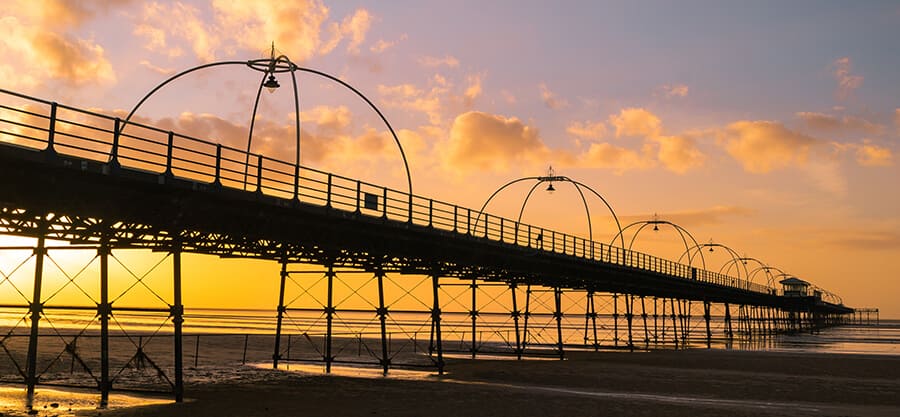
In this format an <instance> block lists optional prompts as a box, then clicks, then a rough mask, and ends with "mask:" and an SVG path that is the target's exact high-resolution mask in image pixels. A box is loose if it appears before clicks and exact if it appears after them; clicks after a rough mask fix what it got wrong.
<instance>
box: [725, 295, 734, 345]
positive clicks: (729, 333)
mask: <svg viewBox="0 0 900 417" xmlns="http://www.w3.org/2000/svg"><path fill="white" fill-rule="evenodd" d="M725 335H726V336H728V340H732V339H734V331H733V330H732V328H731V306H730V305H728V303H725Z"/></svg>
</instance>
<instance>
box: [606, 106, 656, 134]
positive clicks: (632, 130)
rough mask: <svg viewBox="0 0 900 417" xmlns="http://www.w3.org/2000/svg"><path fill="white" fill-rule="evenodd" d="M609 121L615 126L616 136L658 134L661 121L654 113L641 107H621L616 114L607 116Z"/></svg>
mask: <svg viewBox="0 0 900 417" xmlns="http://www.w3.org/2000/svg"><path fill="white" fill-rule="evenodd" d="M609 123H610V124H611V125H612V126H613V127H615V128H616V137H623V136H638V137H651V138H652V137H655V136H658V135H659V132H660V128H661V126H662V121H660V120H659V117H656V115H655V114H653V113H651V112H649V111H647V110H645V109H642V108H634V107H630V108H626V109H622V110H621V111H620V112H619V114H618V115H611V116H609Z"/></svg>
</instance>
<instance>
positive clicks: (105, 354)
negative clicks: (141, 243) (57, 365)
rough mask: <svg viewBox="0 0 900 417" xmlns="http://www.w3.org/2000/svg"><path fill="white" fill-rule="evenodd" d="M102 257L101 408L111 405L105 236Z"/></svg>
mask: <svg viewBox="0 0 900 417" xmlns="http://www.w3.org/2000/svg"><path fill="white" fill-rule="evenodd" d="M97 254H98V255H99V256H100V304H99V305H97V316H99V317H100V407H99V408H101V409H105V408H106V407H107V406H108V405H109V390H110V389H112V386H111V385H110V382H109V316H110V313H111V312H112V306H111V305H110V304H109V255H110V247H109V237H106V236H104V237H103V239H102V240H101V242H100V248H99V249H98V250H97Z"/></svg>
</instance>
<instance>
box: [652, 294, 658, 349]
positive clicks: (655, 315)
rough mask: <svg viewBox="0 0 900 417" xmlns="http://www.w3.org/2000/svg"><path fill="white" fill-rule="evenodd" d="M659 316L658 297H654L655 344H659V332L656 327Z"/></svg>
mask: <svg viewBox="0 0 900 417" xmlns="http://www.w3.org/2000/svg"><path fill="white" fill-rule="evenodd" d="M658 318H659V315H658V314H657V312H656V297H653V343H654V344H656V343H659V330H658V329H657V327H656V323H657V319H658Z"/></svg>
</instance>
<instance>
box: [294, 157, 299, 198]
mask: <svg viewBox="0 0 900 417" xmlns="http://www.w3.org/2000/svg"><path fill="white" fill-rule="evenodd" d="M298 201H300V165H299V164H294V202H298Z"/></svg>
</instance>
